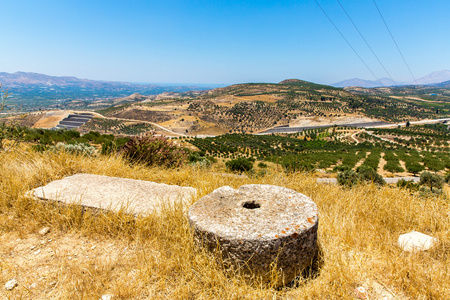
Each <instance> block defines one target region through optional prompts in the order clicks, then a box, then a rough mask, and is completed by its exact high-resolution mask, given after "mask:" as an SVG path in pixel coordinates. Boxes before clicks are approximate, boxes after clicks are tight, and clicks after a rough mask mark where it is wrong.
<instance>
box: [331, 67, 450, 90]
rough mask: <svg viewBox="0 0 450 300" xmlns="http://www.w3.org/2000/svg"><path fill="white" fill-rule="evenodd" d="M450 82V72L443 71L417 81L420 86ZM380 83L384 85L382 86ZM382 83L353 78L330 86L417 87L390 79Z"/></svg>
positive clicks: (385, 79) (412, 83)
mask: <svg viewBox="0 0 450 300" xmlns="http://www.w3.org/2000/svg"><path fill="white" fill-rule="evenodd" d="M449 80H450V70H441V71H434V72H431V73H430V74H428V75H426V76H423V77H420V78H419V79H417V80H416V82H417V84H419V85H432V84H439V83H441V82H444V81H449ZM380 82H381V84H382V85H380ZM380 82H378V81H376V80H366V79H361V78H351V79H345V80H342V81H339V82H336V83H332V84H330V85H331V86H334V87H349V86H360V87H365V88H373V87H382V86H387V87H388V86H403V85H415V84H416V82H400V81H393V80H392V79H390V78H386V77H383V78H380Z"/></svg>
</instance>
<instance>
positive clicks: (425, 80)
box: [417, 70, 450, 84]
mask: <svg viewBox="0 0 450 300" xmlns="http://www.w3.org/2000/svg"><path fill="white" fill-rule="evenodd" d="M449 80H450V71H449V70H443V71H436V72H433V73H430V74H428V75H427V76H424V77H422V78H419V79H417V83H418V84H435V83H441V82H444V81H449Z"/></svg>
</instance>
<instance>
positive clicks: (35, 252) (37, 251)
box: [33, 249, 41, 255]
mask: <svg viewBox="0 0 450 300" xmlns="http://www.w3.org/2000/svg"><path fill="white" fill-rule="evenodd" d="M39 253H41V249H37V250H36V251H34V252H33V254H34V255H38V254H39Z"/></svg>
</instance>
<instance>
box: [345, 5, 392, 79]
mask: <svg viewBox="0 0 450 300" xmlns="http://www.w3.org/2000/svg"><path fill="white" fill-rule="evenodd" d="M336 1H337V2H338V3H339V6H340V7H341V8H342V10H343V11H344V12H345V14H346V15H347V17H348V19H349V20H350V22H351V23H352V24H353V27H355V29H356V31H358V33H359V35H360V36H361V38H362V39H363V41H364V43H366V45H367V47H368V48H369V49H370V51H371V52H372V54H373V56H375V58H376V59H377V61H378V63H379V64H380V65H381V67H382V68H383V70H384V71H385V72H386V74H387V75H388V76H389V78H390V79H391V80H392V82H393V83H394V85H397V83H396V82H395V80H394V78H392V76H391V74H389V72H388V70H387V69H386V67H385V66H384V65H383V63H382V62H381V60H380V59H379V58H378V56H377V55H376V54H375V51H373V49H372V47H371V46H370V45H369V43H368V42H367V40H366V39H365V38H364V36H363V34H362V33H361V31H360V30H359V28H358V26H356V24H355V22H353V19H352V18H351V17H350V15H349V14H348V13H347V10H346V9H345V8H344V6H343V5H342V4H341V1H339V0H336Z"/></svg>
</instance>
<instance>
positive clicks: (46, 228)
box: [39, 227, 50, 235]
mask: <svg viewBox="0 0 450 300" xmlns="http://www.w3.org/2000/svg"><path fill="white" fill-rule="evenodd" d="M49 232H50V227H44V228H42V229H41V230H39V234H40V235H46V234H47V233H49Z"/></svg>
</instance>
